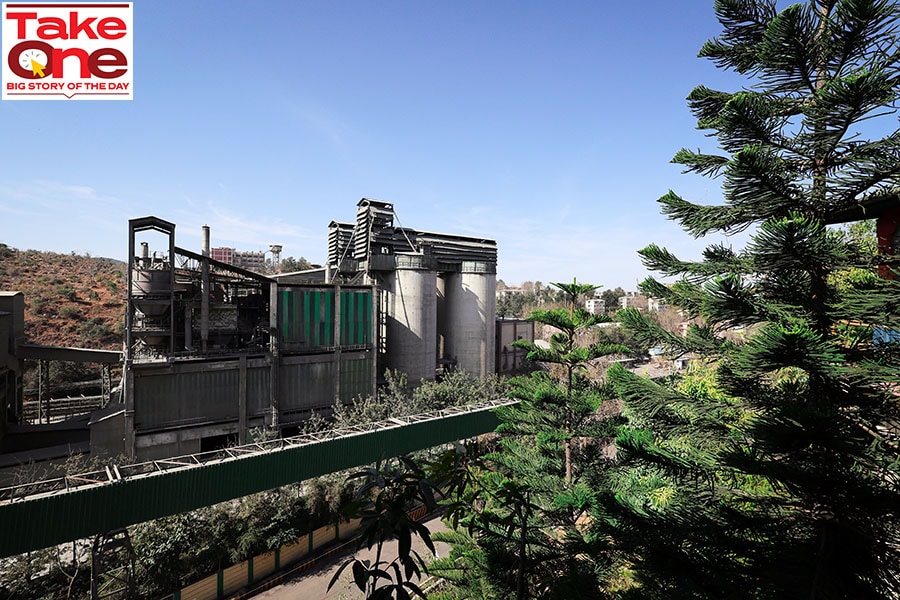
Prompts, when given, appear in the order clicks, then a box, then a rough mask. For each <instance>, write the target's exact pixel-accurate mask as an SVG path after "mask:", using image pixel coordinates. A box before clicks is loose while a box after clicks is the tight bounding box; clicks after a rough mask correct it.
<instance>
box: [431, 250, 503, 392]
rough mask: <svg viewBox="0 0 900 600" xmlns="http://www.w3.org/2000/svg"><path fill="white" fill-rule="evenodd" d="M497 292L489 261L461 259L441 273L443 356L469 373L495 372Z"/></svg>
mask: <svg viewBox="0 0 900 600" xmlns="http://www.w3.org/2000/svg"><path fill="white" fill-rule="evenodd" d="M496 291H497V275H496V273H495V266H494V265H493V264H491V263H482V262H463V263H462V264H461V266H460V271H459V272H451V273H447V274H446V275H445V276H444V304H445V309H444V310H445V319H444V323H445V327H444V330H443V334H444V357H445V358H448V359H451V360H453V361H455V362H456V365H457V367H458V368H459V369H462V370H464V371H466V372H468V373H471V374H472V375H476V376H485V375H488V374H491V373H493V372H494V360H495V357H494V340H495V337H496V331H495V325H494V320H495V315H496V314H497V298H496Z"/></svg>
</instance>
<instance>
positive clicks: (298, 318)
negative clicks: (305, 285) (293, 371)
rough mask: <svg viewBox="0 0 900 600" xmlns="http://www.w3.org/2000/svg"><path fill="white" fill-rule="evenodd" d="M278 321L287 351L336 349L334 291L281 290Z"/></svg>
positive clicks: (282, 342)
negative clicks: (332, 347)
mask: <svg viewBox="0 0 900 600" xmlns="http://www.w3.org/2000/svg"><path fill="white" fill-rule="evenodd" d="M278 319H279V321H280V326H279V329H280V330H281V338H282V339H281V344H282V348H284V350H285V351H287V352H297V351H307V350H315V349H317V348H327V347H331V346H334V290H321V289H294V288H288V289H284V288H282V289H281V290H280V292H279V312H278Z"/></svg>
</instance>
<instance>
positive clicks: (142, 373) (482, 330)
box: [0, 199, 497, 460]
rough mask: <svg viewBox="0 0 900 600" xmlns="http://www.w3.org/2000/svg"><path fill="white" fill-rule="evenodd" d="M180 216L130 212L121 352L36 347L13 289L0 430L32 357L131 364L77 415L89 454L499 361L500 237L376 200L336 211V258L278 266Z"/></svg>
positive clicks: (229, 428) (169, 451) (255, 420)
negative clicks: (234, 252)
mask: <svg viewBox="0 0 900 600" xmlns="http://www.w3.org/2000/svg"><path fill="white" fill-rule="evenodd" d="M175 229H176V226H175V224H174V223H171V222H169V221H166V220H163V219H160V218H157V217H152V216H150V217H142V218H138V219H132V220H130V221H129V222H128V247H129V254H128V255H129V260H128V278H127V279H128V289H127V297H126V314H125V340H124V349H123V352H121V353H118V352H108V351H86V350H80V349H51V348H28V347H27V345H25V344H22V343H21V339H20V338H21V337H22V332H21V331H20V330H21V329H22V326H21V322H20V321H21V314H22V311H23V307H24V300H23V297H22V294H18V293H8V294H6V296H4V297H3V298H0V300H2V302H0V344H3V347H0V350H3V352H0V384H2V389H0V397H2V404H0V407H3V409H4V410H5V411H6V412H7V414H6V415H0V416H5V417H6V418H4V419H2V421H3V424H2V425H0V442H2V441H3V437H4V429H3V428H4V427H5V426H6V423H7V422H17V421H19V420H21V417H22V414H21V405H22V402H21V398H22V385H21V372H22V368H21V360H22V359H23V358H39V359H41V360H57V359H58V360H70V359H72V360H79V361H94V362H98V361H99V362H101V363H103V364H106V363H109V362H110V361H115V362H116V363H119V362H121V364H122V367H123V369H122V372H123V376H122V382H121V385H120V386H119V387H118V388H117V389H116V390H115V391H114V392H113V393H111V394H110V399H109V401H108V402H107V403H106V405H105V406H104V407H103V408H101V409H100V410H96V411H94V412H93V413H91V414H90V415H89V417H86V418H85V419H83V421H82V422H81V425H79V427H81V428H82V429H86V430H88V431H89V448H90V451H91V453H95V454H98V455H109V456H115V455H125V456H128V457H132V458H135V459H138V460H154V459H161V458H166V457H170V456H178V455H185V454H191V453H197V452H203V451H207V450H214V449H217V448H221V447H223V446H227V445H232V444H242V443H247V442H249V441H252V435H253V432H254V430H256V429H259V430H263V429H266V430H270V431H271V430H275V431H279V432H281V433H282V434H293V433H296V432H297V431H298V430H299V428H300V427H301V426H302V424H303V422H304V421H306V420H307V419H308V418H309V417H310V415H311V414H312V413H313V412H318V413H322V414H326V415H327V414H328V413H329V412H330V410H331V408H332V407H333V406H334V404H335V403H336V402H343V403H349V402H352V401H353V400H354V399H356V398H359V397H366V396H373V395H375V392H376V387H377V383H378V381H379V378H380V377H381V376H382V375H383V373H384V370H385V369H388V368H390V369H396V370H401V371H404V372H405V373H406V374H407V376H408V378H409V381H410V382H411V383H417V382H419V381H420V380H433V379H435V378H436V377H437V376H438V375H439V374H440V373H441V372H442V371H444V370H447V369H464V370H466V371H467V372H469V373H472V374H474V375H487V374H491V373H494V372H495V360H496V348H495V339H496V330H495V288H496V275H495V273H496V260H497V248H496V243H495V242H494V241H492V240H487V239H481V238H471V237H464V236H457V235H451V234H440V233H432V232H426V231H419V230H414V229H408V228H401V227H399V226H395V215H394V212H393V207H392V205H390V204H388V203H385V202H379V201H375V200H368V199H363V200H361V201H360V202H359V204H358V205H357V215H356V222H355V223H340V222H336V221H335V222H332V223H331V224H330V225H329V229H328V261H327V263H326V266H325V267H321V268H317V269H310V270H308V271H303V272H299V273H286V274H283V275H276V276H271V277H270V276H266V275H262V274H260V273H258V272H254V271H251V270H249V269H245V268H242V267H239V266H236V265H235V264H229V263H228V262H225V261H222V260H217V259H216V258H215V256H219V257H220V258H227V257H226V256H224V255H223V254H221V253H215V255H214V253H213V252H212V249H211V244H210V238H211V236H212V232H211V231H210V230H209V228H208V227H204V229H203V232H202V234H203V235H202V243H201V248H200V249H199V251H194V250H189V249H186V248H182V247H179V246H177V245H176V239H175ZM273 247H274V246H273ZM233 262H236V260H233ZM17 340H18V341H17ZM101 354H102V356H101ZM47 414H49V412H48V413H47ZM48 424H49V422H48ZM10 439H11V438H10ZM7 441H10V440H7ZM87 445H88V442H87V441H85V442H83V443H82V445H81V446H79V448H84V447H85V446H87Z"/></svg>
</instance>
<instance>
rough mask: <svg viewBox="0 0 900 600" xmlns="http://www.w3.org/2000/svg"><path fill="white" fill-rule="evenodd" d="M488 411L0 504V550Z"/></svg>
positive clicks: (24, 547) (314, 469)
mask: <svg viewBox="0 0 900 600" xmlns="http://www.w3.org/2000/svg"><path fill="white" fill-rule="evenodd" d="M496 426H497V419H496V416H495V415H494V413H493V412H491V411H480V412H474V413H467V414H461V415H453V416H449V417H445V418H443V419H440V420H433V421H423V422H419V423H414V424H412V425H405V426H402V427H396V428H392V429H387V430H382V431H373V432H369V433H362V434H358V435H354V436H352V437H345V438H338V439H334V440H328V441H323V442H318V443H315V444H311V445H308V446H299V447H293V448H285V449H283V450H280V451H275V452H270V453H267V454H260V455H257V456H251V457H246V458H240V459H236V460H229V461H228V462H222V463H218V464H211V465H204V466H197V467H193V468H188V469H185V470H181V471H172V472H169V473H160V474H156V475H152V476H147V477H138V478H134V479H126V480H122V481H118V482H116V483H112V484H108V485H102V486H98V487H94V488H87V489H79V490H73V491H71V492H62V493H58V494H56V495H51V496H43V497H40V498H35V499H29V500H24V501H20V502H13V503H8V504H0V531H2V532H3V534H2V535H0V557H6V556H12V555H14V554H20V553H22V552H27V551H30V550H37V549H39V548H45V547H47V546H51V545H54V544H59V543H63V542H67V541H70V540H74V539H80V538H84V537H88V536H91V535H95V534H98V533H102V532H106V531H112V530H114V529H117V528H119V527H124V526H126V525H132V524H134V523H140V522H143V521H148V520H151V519H156V518H159V517H162V516H165V515H171V514H177V513H179V512H185V511H188V510H193V509H196V508H200V507H203V506H209V505H211V504H216V503H218V502H224V501H226V500H229V499H232V498H237V497H240V496H246V495H248V494H253V493H256V492H260V491H263V490H267V489H271V488H274V487H279V486H282V485H287V484H289V483H294V482H298V481H304V480H306V479H309V478H311V477H318V476H320V475H325V474H327V473H333V472H335V471H340V470H342V469H349V468H352V467H357V466H360V465H363V464H368V463H371V462H374V461H375V460H377V459H378V458H382V457H383V458H387V457H391V456H397V455H399V454H404V453H406V452H412V451H415V450H421V449H424V448H431V447H433V446H435V445H439V444H443V443H447V442H452V441H454V440H458V439H464V438H469V437H473V436H475V435H479V434H482V433H486V432H489V431H493V430H494V428H495V427H496Z"/></svg>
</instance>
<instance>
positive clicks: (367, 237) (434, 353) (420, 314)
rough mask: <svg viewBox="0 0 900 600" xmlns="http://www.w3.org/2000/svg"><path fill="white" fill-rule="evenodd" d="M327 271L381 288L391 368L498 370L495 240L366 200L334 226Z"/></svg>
mask: <svg viewBox="0 0 900 600" xmlns="http://www.w3.org/2000/svg"><path fill="white" fill-rule="evenodd" d="M327 272H328V277H329V278H333V277H339V278H340V279H341V280H344V281H366V282H369V283H371V284H372V285H374V286H376V288H377V289H378V291H379V305H380V307H381V312H380V321H379V325H380V328H381V331H380V333H381V336H380V337H381V339H382V340H383V342H384V344H383V345H382V346H381V347H380V350H381V354H382V356H383V366H384V367H385V368H390V369H396V370H400V371H404V372H405V373H407V375H408V377H409V380H410V381H413V382H415V381H419V380H422V379H425V380H432V379H434V378H435V376H436V374H437V373H438V372H440V370H442V369H462V370H465V371H466V372H468V373H471V374H473V375H477V376H484V375H487V374H490V373H494V372H495V352H496V348H495V337H496V333H495V325H494V320H495V317H496V312H497V301H496V288H497V275H496V273H497V243H496V242H495V241H494V240H489V239H484V238H477V237H466V236H459V235H453V234H446V233H434V232H429V231H419V230H415V229H410V228H404V227H400V226H398V225H396V224H395V213H394V208H393V205H391V204H389V203H387V202H380V201H378V200H370V199H368V198H363V199H362V200H360V202H359V203H358V204H357V211H356V221H355V222H353V223H346V222H343V223H342V222H337V221H332V222H331V224H330V225H329V231H328V260H327Z"/></svg>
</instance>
